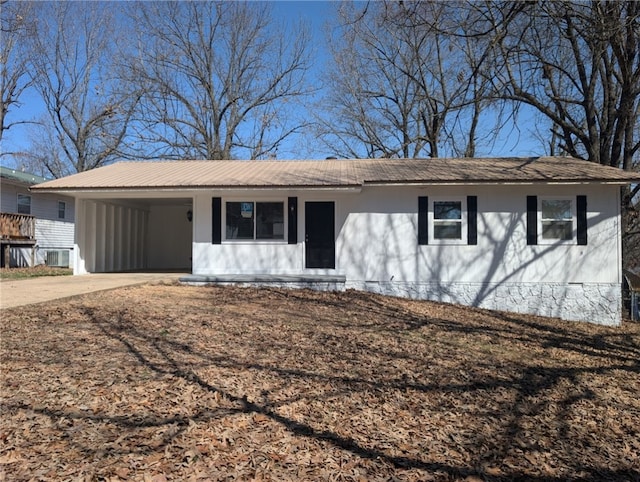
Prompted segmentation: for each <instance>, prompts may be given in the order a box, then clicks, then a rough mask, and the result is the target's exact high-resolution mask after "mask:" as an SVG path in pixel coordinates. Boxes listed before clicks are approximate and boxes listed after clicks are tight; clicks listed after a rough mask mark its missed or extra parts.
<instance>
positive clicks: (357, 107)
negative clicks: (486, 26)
mask: <svg viewBox="0 0 640 482" xmlns="http://www.w3.org/2000/svg"><path fill="white" fill-rule="evenodd" d="M452 12H453V10H452V8H451V6H450V5H448V4H446V3H444V2H421V3H412V2H407V3H404V2H399V3H397V2H380V3H367V4H365V6H364V8H363V9H362V8H359V6H357V5H354V4H351V3H346V4H343V5H342V7H341V10H340V19H341V27H340V30H339V34H338V35H337V36H335V37H334V38H333V39H332V42H331V46H332V53H333V61H334V68H333V72H332V74H331V75H330V80H329V87H330V93H329V95H328V100H327V101H326V104H327V105H328V106H329V108H330V111H331V113H330V115H329V116H328V117H327V118H326V120H324V121H321V122H322V130H323V134H324V138H325V142H326V143H327V144H328V145H329V146H334V147H335V148H336V150H337V151H338V153H340V154H342V155H346V156H355V157H362V154H364V155H365V156H367V157H378V156H381V157H421V156H429V157H438V156H440V155H441V154H442V153H443V150H444V152H445V153H447V154H455V155H467V156H472V155H474V154H475V151H476V139H477V136H478V127H479V119H480V116H481V115H482V112H483V108H484V107H485V104H486V99H488V98H489V97H488V96H487V93H486V89H487V87H488V85H489V84H488V82H487V81H486V80H485V77H483V76H482V75H480V67H481V64H482V58H483V57H482V55H481V53H478V48H479V45H478V44H477V43H476V45H473V44H472V43H471V42H469V41H468V40H467V39H465V38H464V37H458V36H455V35H448V34H447V32H446V30H445V29H443V28H442V25H441V24H442V23H443V22H452V20H453V19H451V18H448V17H450V16H451V15H452Z"/></svg>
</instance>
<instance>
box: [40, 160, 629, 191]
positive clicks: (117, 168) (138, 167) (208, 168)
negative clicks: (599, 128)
mask: <svg viewBox="0 0 640 482" xmlns="http://www.w3.org/2000/svg"><path fill="white" fill-rule="evenodd" d="M593 182H595V183H614V184H627V183H631V182H640V173H637V172H627V171H622V170H620V169H616V168H613V167H607V166H601V165H599V164H595V163H591V162H586V161H582V160H579V159H575V158H570V157H531V158H515V157H514V158H438V159H327V160H318V161H310V160H305V161H148V162H120V163H116V164H112V165H109V166H105V167H101V168H98V169H94V170H91V171H87V172H83V173H79V174H74V175H72V176H68V177H64V178H61V179H56V180H53V181H48V182H45V183H42V184H39V185H38V186H36V187H35V188H34V189H36V190H42V191H70V192H72V191H86V190H90V191H93V190H151V189H197V188H282V187H286V188H305V187H308V188H323V187H333V188H340V187H359V186H363V185H367V184H378V185H385V184H502V183H510V184H530V183H560V184H564V183H593Z"/></svg>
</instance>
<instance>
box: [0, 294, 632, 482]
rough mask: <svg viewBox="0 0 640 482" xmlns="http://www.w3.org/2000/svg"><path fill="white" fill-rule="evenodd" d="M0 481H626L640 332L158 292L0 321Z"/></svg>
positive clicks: (397, 308) (410, 308) (349, 304)
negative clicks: (0, 325)
mask: <svg viewBox="0 0 640 482" xmlns="http://www.w3.org/2000/svg"><path fill="white" fill-rule="evenodd" d="M1 330H2V331H1V350H0V363H1V368H2V373H1V387H2V388H1V396H2V398H1V407H0V410H1V413H2V415H1V417H2V419H1V420H2V423H1V426H0V480H11V481H20V480H74V481H75V480H107V481H118V480H144V481H152V482H163V481H169V480H329V481H333V480H335V481H338V480H353V481H376V480H380V481H383V480H384V481H395V480H409V481H412V480H421V481H422V480H425V481H428V480H467V481H481V480H528V481H542V480H558V481H560V480H615V481H632V480H635V481H637V480H640V325H639V324H631V323H626V324H624V325H623V326H622V327H621V328H604V327H598V326H593V325H588V324H580V323H569V322H561V321H558V320H549V319H544V318H536V317H530V316H519V315H513V314H505V313H496V312H490V311H484V310H474V309H468V308H460V307H455V306H449V305H444V304H437V303H428V302H415V301H408V300H400V299H394V298H385V297H382V296H377V295H372V294H363V293H358V292H346V293H316V292H310V291H286V290H278V289H252V288H220V287H218V288H195V287H183V286H173V285H154V286H142V287H132V288H124V289H120V290H116V291H109V292H101V293H96V294H92V295H86V296H84V297H78V298H74V299H73V300H71V301H69V300H66V301H60V302H54V303H47V304H46V305H34V306H30V307H26V308H17V309H13V310H6V311H4V312H3V313H2V328H1Z"/></svg>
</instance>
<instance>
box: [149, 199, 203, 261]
mask: <svg viewBox="0 0 640 482" xmlns="http://www.w3.org/2000/svg"><path fill="white" fill-rule="evenodd" d="M190 209H191V207H189V206H182V205H179V206H166V205H152V206H151V207H150V209H149V256H148V267H149V268H150V269H189V270H190V269H191V241H192V230H193V225H192V223H191V222H189V220H188V219H187V211H188V210H190Z"/></svg>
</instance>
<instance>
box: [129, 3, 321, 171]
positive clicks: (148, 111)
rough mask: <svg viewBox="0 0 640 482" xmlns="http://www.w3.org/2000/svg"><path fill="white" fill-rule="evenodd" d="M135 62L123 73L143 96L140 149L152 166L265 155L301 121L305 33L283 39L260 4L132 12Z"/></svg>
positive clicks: (158, 6) (162, 6)
mask: <svg viewBox="0 0 640 482" xmlns="http://www.w3.org/2000/svg"><path fill="white" fill-rule="evenodd" d="M136 7H137V8H136V10H135V12H136V13H135V15H136V19H135V22H136V24H137V25H138V28H139V31H140V32H142V37H141V40H140V42H141V45H144V49H142V53H141V54H140V56H139V57H137V58H136V59H134V61H133V62H132V65H133V68H132V72H133V73H134V75H135V77H136V78H137V79H138V80H139V81H140V82H142V84H143V85H144V88H145V89H147V91H148V95H146V96H145V97H144V101H143V102H142V103H141V104H140V109H139V116H140V117H139V120H140V121H141V129H140V130H139V131H138V133H137V134H138V137H139V142H140V143H141V145H144V146H147V152H148V155H150V156H151V157H170V158H181V159H185V158H190V159H231V158H233V157H248V158H252V159H257V158H262V157H269V156H274V155H276V154H277V150H278V148H279V146H280V145H281V144H282V142H283V140H284V139H286V138H288V137H289V136H291V135H293V134H295V133H297V132H298V131H299V130H300V129H301V128H302V126H303V125H304V123H305V121H299V120H295V119H294V118H293V113H294V112H295V108H294V107H295V103H296V101H297V100H298V99H300V98H303V97H304V95H305V94H306V93H307V92H308V91H307V88H306V87H305V84H304V76H305V74H306V71H307V69H308V67H309V57H308V38H307V35H306V31H305V30H303V29H298V30H295V31H293V32H289V33H285V31H284V27H279V26H276V25H275V24H273V23H272V22H271V18H270V10H269V5H268V4H265V3H245V2H212V1H202V2H156V3H141V4H138V5H136Z"/></svg>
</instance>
